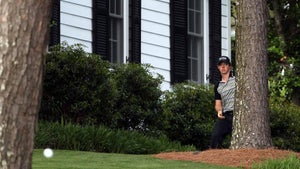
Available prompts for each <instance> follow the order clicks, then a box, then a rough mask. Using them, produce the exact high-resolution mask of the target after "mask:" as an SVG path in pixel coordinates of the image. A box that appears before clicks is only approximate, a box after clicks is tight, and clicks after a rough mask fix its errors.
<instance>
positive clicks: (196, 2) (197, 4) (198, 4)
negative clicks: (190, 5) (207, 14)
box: [195, 0, 202, 11]
mask: <svg viewBox="0 0 300 169" xmlns="http://www.w3.org/2000/svg"><path fill="white" fill-rule="evenodd" d="M201 1H202V0H195V9H196V10H198V11H200V10H201Z"/></svg>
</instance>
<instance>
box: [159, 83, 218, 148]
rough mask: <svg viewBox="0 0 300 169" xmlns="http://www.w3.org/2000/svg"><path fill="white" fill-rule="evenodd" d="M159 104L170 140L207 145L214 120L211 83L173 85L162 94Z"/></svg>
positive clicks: (199, 146)
mask: <svg viewBox="0 0 300 169" xmlns="http://www.w3.org/2000/svg"><path fill="white" fill-rule="evenodd" d="M162 106H163V111H164V115H165V116H166V119H167V120H166V124H165V126H164V130H165V132H166V133H167V136H168V137H169V138H170V139H171V140H176V141H180V142H181V143H182V144H187V145H189V144H193V145H195V146H196V147H197V149H207V148H208V146H209V141H210V137H211V132H212V127H213V124H214V120H215V119H216V117H215V115H216V113H215V111H214V99H213V88H212V86H208V85H197V84H194V83H181V84H175V85H174V86H173V91H167V92H166V93H165V95H164V100H163V103H162Z"/></svg>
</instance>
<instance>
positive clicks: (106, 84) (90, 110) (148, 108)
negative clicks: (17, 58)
mask: <svg viewBox="0 0 300 169" xmlns="http://www.w3.org/2000/svg"><path fill="white" fill-rule="evenodd" d="M149 68H150V67H149V66H147V65H141V64H122V65H112V64H110V63H109V62H107V61H104V60H102V59H101V57H100V56H97V55H93V54H88V53H86V52H84V50H83V48H82V46H81V45H71V46H68V45H67V44H65V43H62V44H61V45H58V46H54V47H53V48H52V49H51V50H50V52H49V53H48V55H47V60H46V73H45V78H44V86H43V91H44V92H43V98H42V106H41V110H40V113H39V117H40V119H42V120H47V121H61V120H63V121H67V122H72V123H78V124H93V125H106V126H109V127H112V128H124V129H139V130H143V131H148V130H152V129H153V130H157V128H160V126H161V125H159V122H160V121H159V120H157V119H158V118H160V115H161V113H160V111H161V110H160V109H161V106H160V99H159V98H160V97H161V94H162V92H161V90H160V84H161V83H162V76H160V75H158V76H157V77H156V78H154V77H153V76H152V74H151V72H150V71H149Z"/></svg>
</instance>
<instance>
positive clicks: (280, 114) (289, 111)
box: [270, 99, 300, 151]
mask: <svg viewBox="0 0 300 169" xmlns="http://www.w3.org/2000/svg"><path fill="white" fill-rule="evenodd" d="M283 104H284V105H283ZM270 110H271V113H270V123H271V133H272V139H273V144H274V146H276V147H278V148H280V149H290V150H294V151H300V128H299V126H300V107H299V106H297V105H295V104H293V103H289V102H284V103H282V102H280V103H278V102H276V101H274V100H273V99H271V101H270Z"/></svg>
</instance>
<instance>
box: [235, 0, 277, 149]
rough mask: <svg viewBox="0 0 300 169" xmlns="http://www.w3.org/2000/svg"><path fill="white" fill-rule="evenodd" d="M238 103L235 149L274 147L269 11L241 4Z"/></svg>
mask: <svg viewBox="0 0 300 169" xmlns="http://www.w3.org/2000/svg"><path fill="white" fill-rule="evenodd" d="M236 44H237V53H236V73H237V74H236V75H237V77H236V83H237V88H236V96H235V97H236V99H235V112H234V121H233V126H234V129H233V133H232V140H231V148H233V149H238V148H268V147H271V146H272V141H271V131H270V122H269V104H268V74H267V62H268V61H267V8H266V1H264V0H237V42H236Z"/></svg>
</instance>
